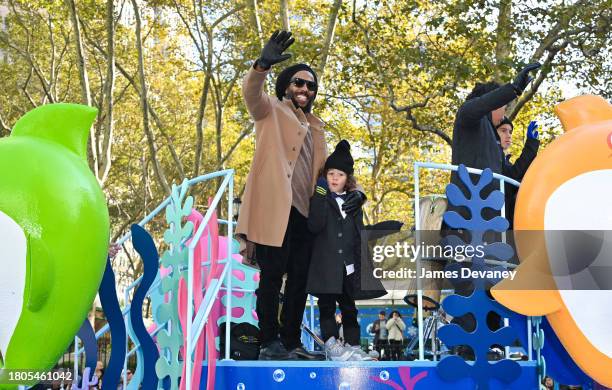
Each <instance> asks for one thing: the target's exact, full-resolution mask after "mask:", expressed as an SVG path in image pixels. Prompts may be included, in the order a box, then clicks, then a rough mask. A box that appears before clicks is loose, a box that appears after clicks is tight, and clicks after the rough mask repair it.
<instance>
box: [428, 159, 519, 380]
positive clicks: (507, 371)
mask: <svg viewBox="0 0 612 390" xmlns="http://www.w3.org/2000/svg"><path fill="white" fill-rule="evenodd" d="M458 175H459V178H460V179H461V181H462V182H463V183H464V184H465V186H466V188H467V189H468V191H469V193H470V195H469V197H467V198H466V196H465V195H464V194H463V192H462V191H461V190H460V189H459V187H458V186H456V185H455V184H449V185H448V186H447V188H446V195H447V198H448V201H449V203H450V204H452V205H454V206H464V207H466V208H467V209H468V210H469V212H470V215H471V218H470V219H466V218H464V217H463V216H461V215H460V214H459V213H457V212H454V211H449V212H446V213H445V215H444V220H445V222H446V224H447V225H449V226H450V227H451V228H454V229H464V230H467V231H469V233H470V237H471V238H470V241H469V242H464V241H463V240H462V239H461V238H460V237H458V236H452V235H451V236H448V237H446V239H445V241H446V242H445V243H444V244H445V245H452V246H460V245H461V246H463V245H471V246H473V247H476V246H479V245H481V246H482V247H483V253H484V255H483V256H474V257H473V258H472V263H471V267H470V269H471V270H472V271H488V270H491V271H494V270H505V267H503V266H489V265H487V264H486V263H485V258H492V257H493V258H496V259H498V260H500V261H507V260H509V259H510V258H512V256H513V255H514V251H513V249H512V247H511V246H510V245H507V244H505V243H503V242H493V243H486V242H485V240H484V238H485V234H487V233H488V232H497V233H501V232H503V231H505V230H507V229H508V221H507V220H506V219H505V218H502V217H500V216H496V217H494V218H492V219H490V220H485V219H484V218H483V217H482V210H483V209H484V208H491V209H493V210H501V208H502V207H503V204H504V194H503V193H502V192H501V191H497V190H495V191H492V192H491V193H490V194H489V195H488V197H487V198H486V199H482V198H481V197H480V192H481V191H482V190H483V189H484V188H485V187H487V186H488V185H490V183H491V182H492V181H493V173H492V171H491V170H490V169H485V170H484V171H483V172H482V175H481V176H480V178H479V180H478V182H477V183H476V184H474V183H473V182H472V180H471V178H470V175H469V173H468V171H467V169H466V167H465V166H464V165H460V166H459V170H458ZM466 266H467V264H462V263H460V262H452V263H451V264H450V265H449V266H448V267H447V269H450V270H459V269H460V268H462V267H466ZM462 281H465V279H462ZM498 281H499V280H496V279H487V278H484V277H481V278H474V279H471V282H472V284H473V287H474V291H473V293H472V295H470V296H468V297H465V296H461V295H451V296H449V297H447V298H446V299H445V300H444V302H443V303H442V305H443V307H444V309H445V310H446V312H447V313H449V314H450V315H452V316H453V317H460V316H463V315H467V314H469V313H471V314H472V315H473V316H474V318H475V321H476V328H475V329H474V331H473V332H467V331H465V330H464V329H463V328H462V327H461V326H459V325H456V324H451V325H445V326H443V327H442V328H440V331H439V336H440V339H441V340H442V341H443V342H444V343H445V344H446V345H447V346H449V347H454V346H458V345H468V346H469V347H471V348H472V350H473V351H474V356H475V361H474V363H473V364H468V363H467V362H465V361H464V360H463V358H461V357H459V356H448V357H445V358H444V359H442V360H441V361H440V362H439V363H438V366H437V371H438V375H440V377H441V378H443V379H444V380H447V381H456V380H459V379H462V378H466V377H470V378H472V380H474V382H475V384H476V386H477V388H478V389H481V390H482V389H488V388H489V381H490V380H491V379H498V380H500V381H502V382H505V383H510V382H512V381H514V380H516V379H517V378H518V377H519V376H520V373H521V367H520V366H519V364H518V363H516V362H514V361H512V360H509V359H505V360H501V361H498V362H492V363H489V361H488V359H487V353H488V351H489V348H490V347H491V346H492V345H495V344H497V345H502V346H507V345H510V344H511V343H512V342H513V341H514V340H516V338H517V332H516V331H515V329H513V328H512V327H509V326H505V327H502V328H501V329H498V330H497V331H492V330H491V329H489V327H488V326H487V315H488V314H489V312H496V313H498V314H499V315H501V316H504V315H507V314H508V311H507V309H505V308H504V307H503V306H501V305H500V304H498V303H497V302H496V301H495V300H493V299H492V298H490V297H489V296H488V294H487V292H486V288H487V285H490V284H495V283H497V282H498Z"/></svg>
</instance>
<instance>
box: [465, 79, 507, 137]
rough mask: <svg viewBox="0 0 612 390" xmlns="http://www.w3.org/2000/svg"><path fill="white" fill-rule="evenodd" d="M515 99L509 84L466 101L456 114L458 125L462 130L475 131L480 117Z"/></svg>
mask: <svg viewBox="0 0 612 390" xmlns="http://www.w3.org/2000/svg"><path fill="white" fill-rule="evenodd" d="M515 98H516V92H514V88H513V87H512V85H510V84H506V85H502V86H501V87H499V88H497V89H496V90H494V91H491V92H488V93H485V94H484V95H482V96H479V97H477V98H474V99H471V100H468V101H467V102H465V103H463V105H462V106H461V107H459V111H458V112H457V119H458V125H459V127H461V128H464V129H477V128H478V123H479V121H480V119H482V117H484V116H485V115H487V114H488V113H489V112H491V111H493V110H496V109H498V108H500V107H501V106H503V105H505V104H508V103H510V102H511V101H512V100H514V99H515Z"/></svg>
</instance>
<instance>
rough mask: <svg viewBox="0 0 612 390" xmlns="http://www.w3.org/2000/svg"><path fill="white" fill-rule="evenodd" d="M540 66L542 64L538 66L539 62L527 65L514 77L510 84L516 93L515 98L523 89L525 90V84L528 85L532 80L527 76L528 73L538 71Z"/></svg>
mask: <svg viewBox="0 0 612 390" xmlns="http://www.w3.org/2000/svg"><path fill="white" fill-rule="evenodd" d="M541 66H542V64H540V63H539V62H534V63H533V64H529V65H527V66H526V67H524V68H523V69H522V70H521V71H520V72H519V73H518V74H517V75H516V77H515V78H514V81H513V82H512V84H511V85H512V88H514V92H516V96H520V95H521V94H522V93H523V91H524V90H525V88H527V84H529V82H530V81H531V80H533V77H531V76H529V72H531V71H533V70H536V69H539V68H540V67H541Z"/></svg>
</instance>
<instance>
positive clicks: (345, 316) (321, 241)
mask: <svg viewBox="0 0 612 390" xmlns="http://www.w3.org/2000/svg"><path fill="white" fill-rule="evenodd" d="M353 164H354V162H353V158H352V156H351V153H350V145H349V143H348V142H347V141H346V140H342V141H340V142H339V143H338V145H337V146H336V149H335V150H334V152H333V153H332V154H331V155H330V156H329V157H328V159H327V161H326V162H325V166H324V170H323V176H322V177H320V178H319V179H318V181H317V186H316V189H315V193H314V195H313V197H312V198H311V200H310V211H309V215H308V228H309V229H310V231H311V232H312V233H313V234H314V236H315V238H314V245H313V252H312V258H311V263H310V268H309V272H308V281H307V285H306V291H307V292H308V293H310V294H312V295H314V296H316V297H318V299H319V300H318V306H319V315H320V320H319V322H320V324H321V336H322V338H323V340H324V341H325V351H326V353H327V355H328V357H329V358H331V360H336V361H346V360H372V358H371V357H370V356H369V355H368V354H367V353H365V352H364V351H362V350H361V348H360V346H359V344H360V343H359V339H360V329H359V323H358V322H357V308H356V306H355V293H356V292H357V290H358V289H359V286H357V283H356V280H357V278H356V274H357V273H358V272H359V270H360V267H359V260H360V259H359V254H360V243H361V240H360V234H361V231H362V230H363V211H362V210H361V208H359V209H358V210H357V211H356V212H354V213H348V214H347V213H345V212H344V210H342V204H343V203H344V199H345V198H346V196H347V192H349V191H352V190H355V179H354V178H353V176H352V175H353ZM336 302H338V305H339V306H340V312H341V313H342V327H343V330H344V340H345V343H346V345H343V344H342V343H341V342H340V341H338V327H337V325H336V320H335V313H336Z"/></svg>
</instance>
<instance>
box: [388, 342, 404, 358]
mask: <svg viewBox="0 0 612 390" xmlns="http://www.w3.org/2000/svg"><path fill="white" fill-rule="evenodd" d="M403 349H404V341H403V340H389V357H390V359H391V360H401V355H402V350H403Z"/></svg>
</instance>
